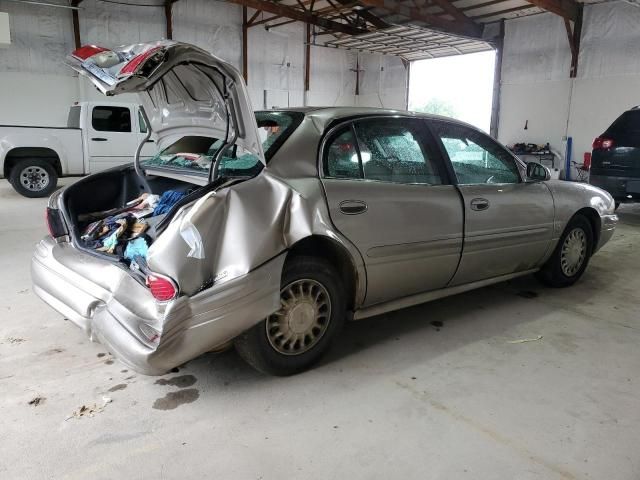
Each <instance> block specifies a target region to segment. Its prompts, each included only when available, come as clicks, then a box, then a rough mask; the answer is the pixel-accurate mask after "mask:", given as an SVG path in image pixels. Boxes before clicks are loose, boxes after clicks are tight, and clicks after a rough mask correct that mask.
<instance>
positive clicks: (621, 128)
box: [607, 109, 640, 133]
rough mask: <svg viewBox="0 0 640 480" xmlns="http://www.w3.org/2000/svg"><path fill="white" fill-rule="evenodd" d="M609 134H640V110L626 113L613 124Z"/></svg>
mask: <svg viewBox="0 0 640 480" xmlns="http://www.w3.org/2000/svg"><path fill="white" fill-rule="evenodd" d="M607 133H640V109H638V110H629V111H628V112H624V113H623V114H622V115H620V116H619V117H618V119H617V120H616V121H615V122H613V123H612V124H611V126H610V127H609V129H608V130H607Z"/></svg>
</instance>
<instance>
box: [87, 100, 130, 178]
mask: <svg viewBox="0 0 640 480" xmlns="http://www.w3.org/2000/svg"><path fill="white" fill-rule="evenodd" d="M89 115H90V118H89V122H88V123H89V125H88V135H87V141H88V143H89V173H96V172H100V171H102V170H106V169H107V168H111V167H115V166H117V165H122V164H124V163H127V162H132V161H133V157H134V155H135V153H136V148H137V147H138V143H139V135H140V134H139V133H137V132H134V131H133V124H134V122H133V116H132V108H131V107H129V106H116V105H95V106H93V108H92V109H91V112H90V113H89Z"/></svg>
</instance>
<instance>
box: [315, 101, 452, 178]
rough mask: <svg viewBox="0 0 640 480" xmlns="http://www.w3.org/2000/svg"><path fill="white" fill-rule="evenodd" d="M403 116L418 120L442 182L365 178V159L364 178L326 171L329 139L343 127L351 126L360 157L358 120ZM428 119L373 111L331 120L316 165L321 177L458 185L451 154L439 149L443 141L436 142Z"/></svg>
mask: <svg viewBox="0 0 640 480" xmlns="http://www.w3.org/2000/svg"><path fill="white" fill-rule="evenodd" d="M391 118H393V119H402V120H403V121H408V122H415V123H416V124H417V132H416V133H417V134H418V139H419V141H421V142H422V147H423V148H424V150H425V151H426V153H427V156H428V158H427V159H428V160H429V159H430V160H431V161H432V162H433V164H434V166H435V167H436V169H437V171H438V174H439V175H440V181H441V183H439V184H429V183H401V182H391V181H386V180H377V179H372V178H364V172H363V167H362V162H359V163H360V174H361V175H362V178H343V177H333V176H331V175H328V174H326V170H325V167H326V165H327V164H326V161H327V154H328V149H327V145H328V143H329V141H331V140H333V139H334V138H335V133H336V132H337V131H339V130H341V129H342V128H344V127H345V126H347V125H348V126H349V128H350V130H351V133H352V135H353V136H354V138H355V140H356V151H357V153H358V155H359V158H361V157H360V155H361V154H360V145H359V142H360V140H359V139H358V136H357V133H356V131H355V123H356V122H358V121H363V120H364V121H366V120H388V119H391ZM426 120H428V119H427V118H424V117H418V116H413V115H380V114H370V115H366V114H364V115H358V116H355V117H348V118H345V119H341V120H339V121H338V122H337V123H333V122H332V123H331V124H330V127H329V128H328V129H325V131H324V133H323V135H322V137H321V139H320V146H319V148H318V159H317V164H316V168H317V171H318V177H319V178H320V180H324V179H328V180H346V181H358V182H373V183H385V184H391V185H404V186H406V187H429V188H433V187H441V186H450V185H455V182H456V177H455V175H454V176H452V175H451V172H450V171H449V166H450V164H448V162H447V161H446V160H445V158H448V157H443V155H442V151H441V150H440V148H439V145H438V143H439V142H436V143H434V142H435V140H436V139H435V137H434V135H433V132H432V131H431V129H430V128H429V126H428V125H426V124H425V121H426Z"/></svg>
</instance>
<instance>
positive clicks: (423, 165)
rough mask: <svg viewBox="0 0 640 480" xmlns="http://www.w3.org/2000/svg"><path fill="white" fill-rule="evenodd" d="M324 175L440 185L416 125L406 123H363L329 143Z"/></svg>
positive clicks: (433, 164)
mask: <svg viewBox="0 0 640 480" xmlns="http://www.w3.org/2000/svg"><path fill="white" fill-rule="evenodd" d="M325 152H326V153H325V155H326V161H325V165H326V167H325V174H326V175H327V176H330V177H336V178H360V179H365V180H377V181H383V182H391V183H404V184H426V185H440V184H442V180H441V178H440V175H439V172H438V170H437V168H436V165H435V163H434V162H433V160H432V159H431V158H430V156H429V154H428V153H427V151H426V150H425V148H424V145H423V144H422V141H421V140H420V134H419V132H418V127H417V124H416V123H414V122H410V121H406V120H405V119H397V118H385V119H370V120H360V121H357V122H355V123H354V127H353V129H352V128H351V127H345V128H344V129H342V130H340V131H339V132H337V134H336V135H335V136H334V137H333V139H331V140H330V141H329V142H328V143H327V148H325Z"/></svg>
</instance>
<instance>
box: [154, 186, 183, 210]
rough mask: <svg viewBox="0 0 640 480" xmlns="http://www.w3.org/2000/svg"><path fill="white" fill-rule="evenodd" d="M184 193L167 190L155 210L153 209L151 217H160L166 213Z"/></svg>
mask: <svg viewBox="0 0 640 480" xmlns="http://www.w3.org/2000/svg"><path fill="white" fill-rule="evenodd" d="M185 195H186V193H184V192H178V191H177V190H167V191H166V192H164V193H163V194H162V196H161V197H160V200H158V204H157V205H156V208H154V209H153V215H154V216H156V215H162V214H163V213H167V212H168V211H169V210H170V209H171V207H173V206H174V205H175V204H176V203H177V202H178V201H179V200H180V199H181V198H182V197H184V196H185Z"/></svg>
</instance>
